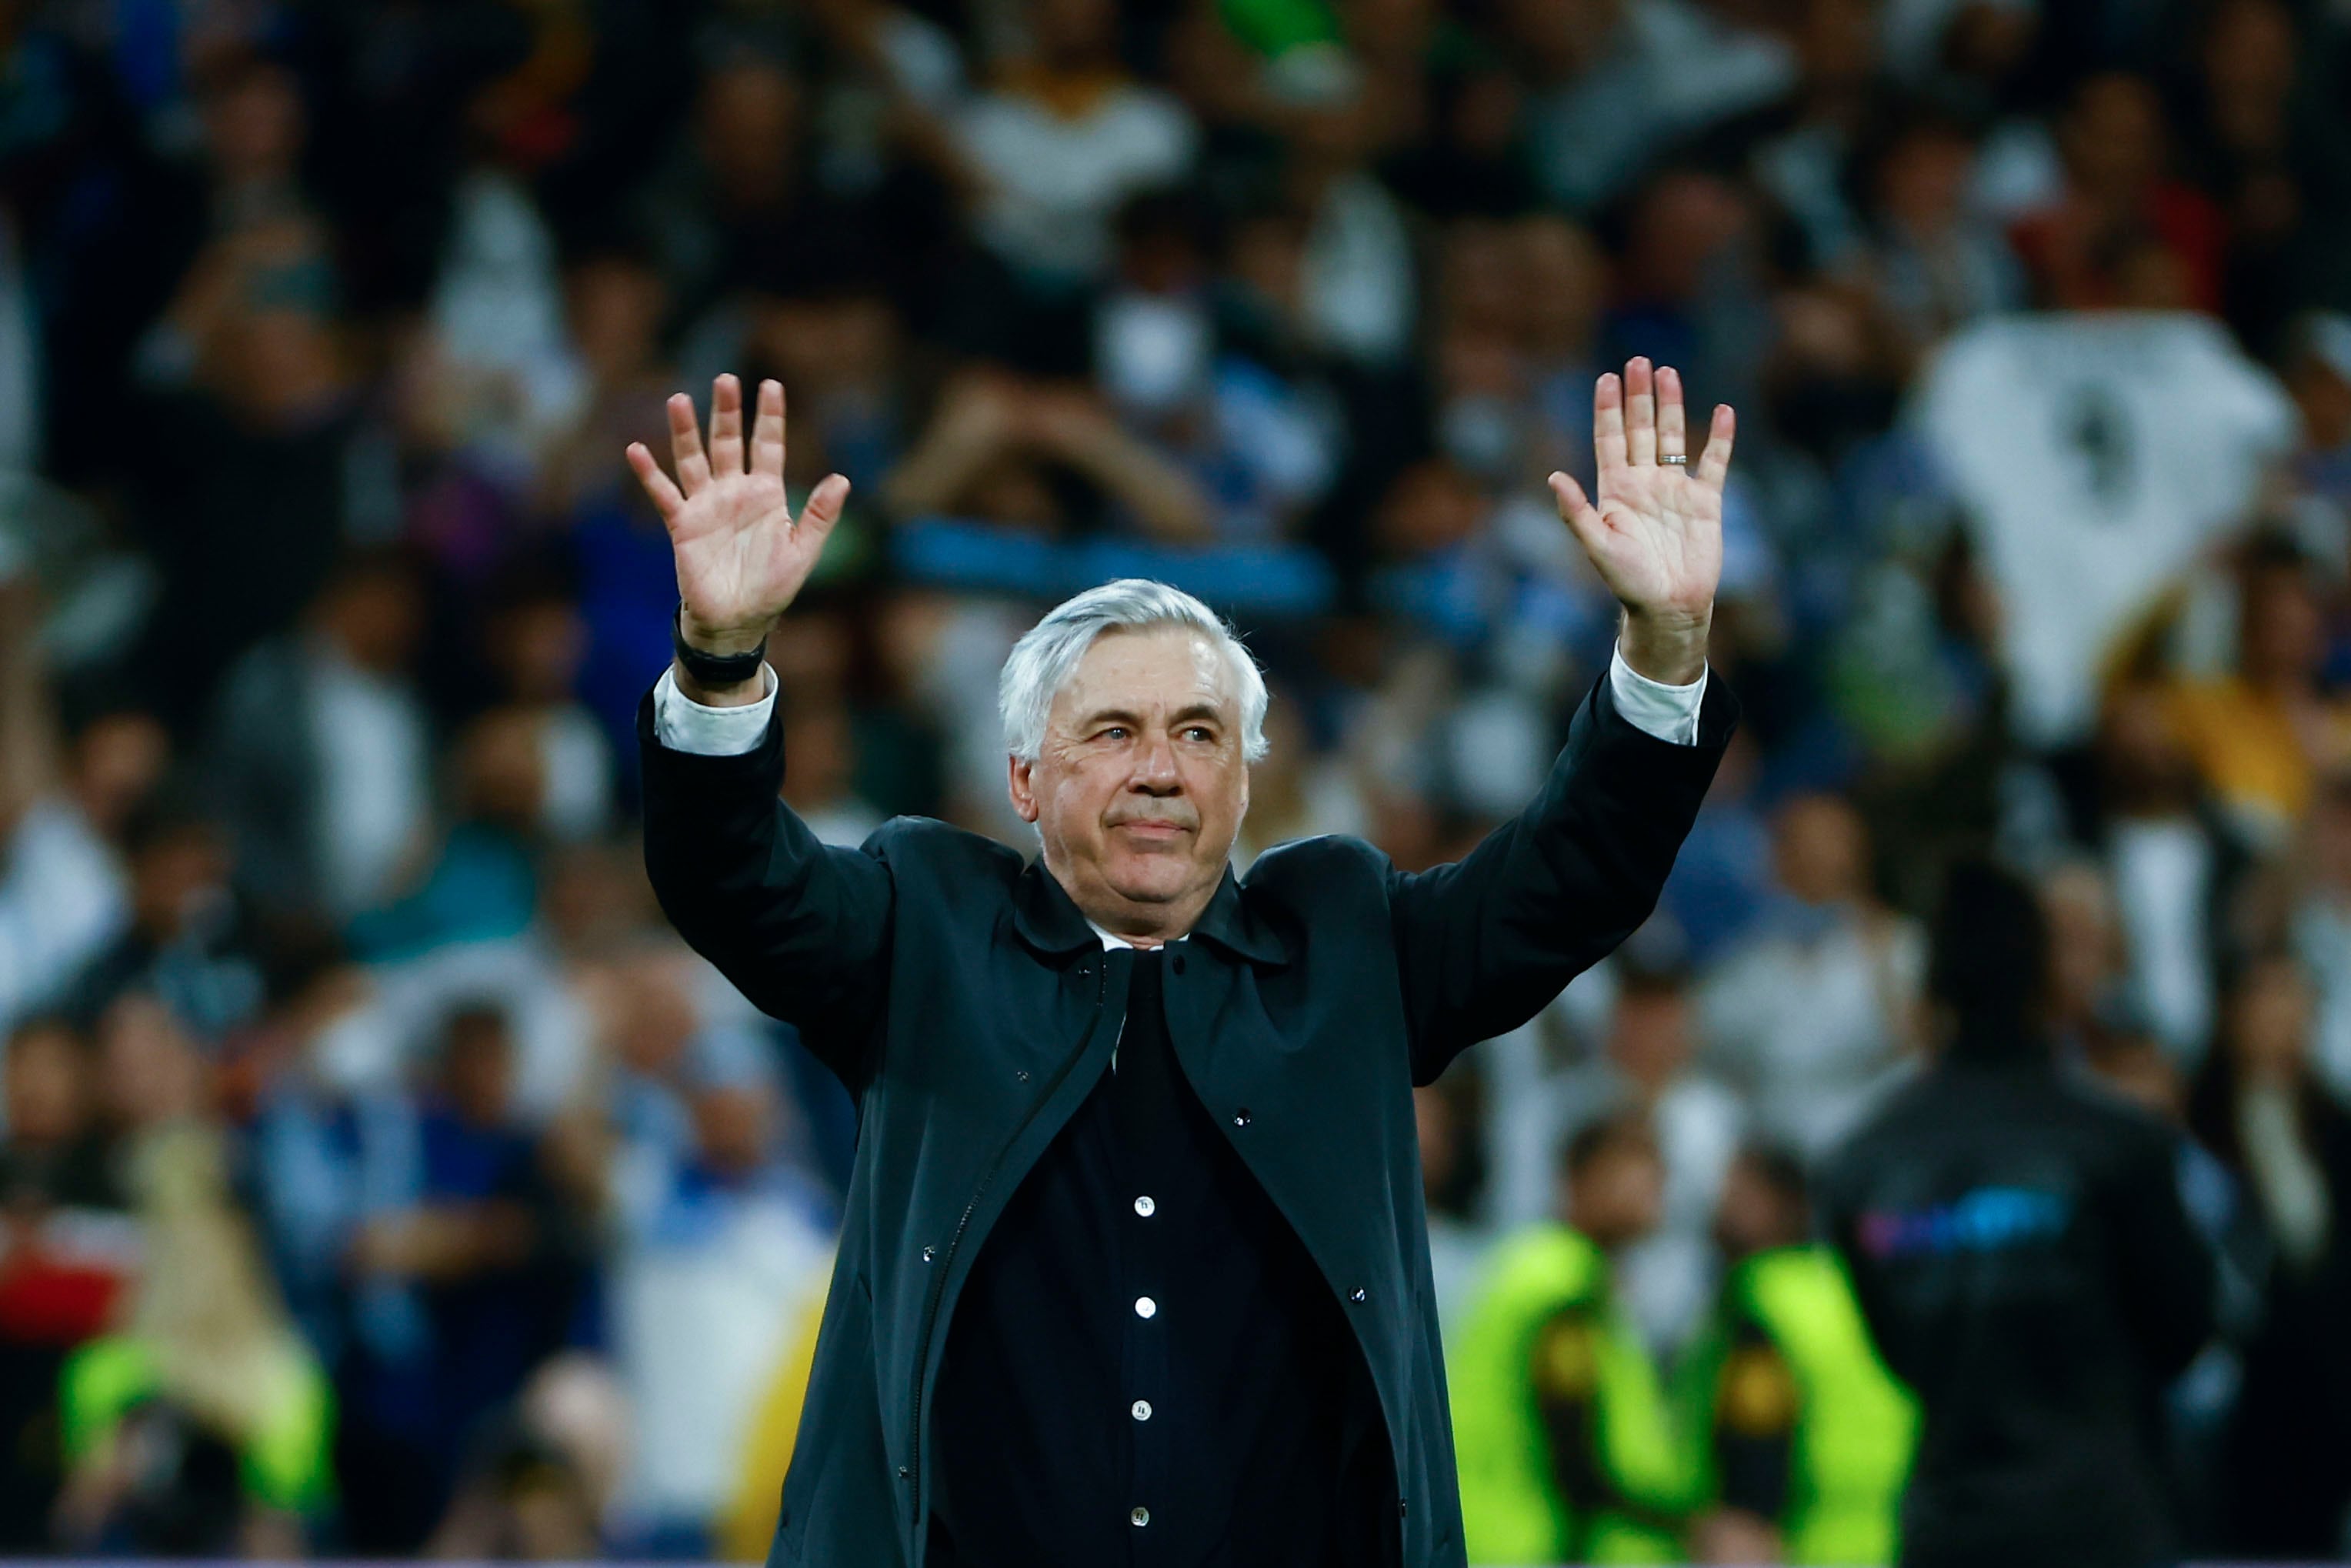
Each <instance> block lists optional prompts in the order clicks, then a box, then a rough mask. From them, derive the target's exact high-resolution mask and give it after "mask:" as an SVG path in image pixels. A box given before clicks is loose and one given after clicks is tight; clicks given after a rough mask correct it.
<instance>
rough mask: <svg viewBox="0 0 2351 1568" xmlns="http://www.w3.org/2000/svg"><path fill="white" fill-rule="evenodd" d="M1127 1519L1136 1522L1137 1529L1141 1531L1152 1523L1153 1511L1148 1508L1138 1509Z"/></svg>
mask: <svg viewBox="0 0 2351 1568" xmlns="http://www.w3.org/2000/svg"><path fill="white" fill-rule="evenodd" d="M1126 1517H1127V1518H1129V1519H1131V1520H1133V1521H1134V1523H1135V1528H1137V1529H1138V1530H1139V1529H1141V1528H1142V1527H1143V1526H1144V1525H1146V1524H1149V1523H1150V1522H1151V1511H1150V1510H1149V1509H1147V1508H1138V1509H1136V1510H1135V1511H1134V1512H1133V1513H1130V1514H1128V1515H1127V1516H1126Z"/></svg>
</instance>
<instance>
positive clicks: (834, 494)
mask: <svg viewBox="0 0 2351 1568" xmlns="http://www.w3.org/2000/svg"><path fill="white" fill-rule="evenodd" d="M848 504H849V481H848V480H847V479H844V478H842V477H841V476H840V475H838V474H828V475H826V476H824V477H823V478H822V479H820V480H818V481H817V486H816V488H815V489H813V490H811V491H810V492H809V498H808V505H807V506H805V507H801V508H800V520H799V526H800V527H801V528H812V529H814V530H815V533H816V537H817V538H818V539H820V540H821V539H822V538H824V536H825V535H827V534H829V533H831V532H832V525H833V524H835V523H837V522H839V521H841V507H845V506H847V505H848Z"/></svg>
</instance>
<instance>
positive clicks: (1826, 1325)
mask: <svg viewBox="0 0 2351 1568" xmlns="http://www.w3.org/2000/svg"><path fill="white" fill-rule="evenodd" d="M1811 1229H1812V1214H1811V1208H1810V1200H1809V1198H1808V1197H1807V1196H1806V1192H1805V1181H1804V1168H1803V1166H1802V1165H1800V1164H1799V1163H1798V1162H1797V1160H1796V1158H1795V1156H1794V1155H1791V1154H1789V1153H1787V1152H1786V1151H1785V1150H1782V1149H1780V1148H1777V1147H1774V1146H1771V1145H1750V1146H1749V1147H1748V1148H1746V1149H1743V1150H1741V1151H1740V1155H1739V1157H1738V1158H1737V1159H1735V1160H1734V1161H1732V1162H1731V1166H1730V1170H1729V1174H1728V1176H1726V1177H1725V1178H1724V1180H1723V1184H1722V1199H1721V1203H1720V1206H1719V1208H1718V1210H1717V1213H1716V1219H1715V1234H1716V1239H1717V1241H1718V1243H1719V1246H1720V1247H1721V1249H1722V1252H1723V1256H1724V1257H1726V1258H1727V1259H1729V1260H1730V1272H1729V1275H1728V1277H1726V1278H1725V1279H1724V1281H1723V1284H1722V1297H1721V1301H1720V1304H1719V1307H1718V1309H1717V1312H1716V1319H1715V1322H1714V1325H1713V1327H1712V1329H1711V1330H1710V1332H1709V1333H1708V1334H1707V1335H1706V1336H1705V1337H1704V1338H1703V1339H1702V1340H1701V1341H1700V1343H1699V1344H1698V1347H1697V1348H1696V1349H1695V1350H1694V1351H1693V1353H1692V1354H1691V1356H1690V1358H1689V1361H1688V1363H1687V1366H1686V1367H1685V1369H1684V1371H1685V1376H1686V1378H1687V1382H1686V1384H1685V1386H1686V1387H1687V1388H1688V1389H1689V1390H1690V1394H1691V1398H1692V1402H1693V1403H1692V1408H1693V1418H1692V1420H1691V1423H1690V1425H1691V1429H1692V1431H1693V1432H1694V1433H1695V1435H1696V1436H1697V1437H1698V1440H1699V1441H1700V1442H1701V1443H1702V1444H1703V1445H1704V1450H1703V1458H1702V1460H1701V1465H1702V1473H1703V1475H1704V1477H1705V1479H1706V1480H1707V1482H1708V1485H1707V1486H1706V1487H1705V1488H1704V1489H1703V1490H1705V1491H1706V1493H1707V1494H1708V1495H1709V1496H1710V1497H1712V1499H1713V1500H1714V1502H1715V1507H1714V1508H1713V1509H1712V1510H1711V1511H1709V1512H1708V1514H1706V1516H1705V1517H1703V1518H1701V1519H1700V1520H1699V1521H1698V1524H1697V1527H1696V1528H1695V1529H1694V1530H1693V1531H1692V1532H1691V1544H1692V1547H1693V1549H1694V1551H1693V1555H1695V1556H1696V1557H1697V1558H1698V1561H1700V1562H1703V1563H1847V1564H1853V1563H1890V1562H1892V1561H1893V1559H1894V1549H1895V1542H1896V1538H1897V1529H1896V1526H1897V1522H1898V1515H1899V1513H1900V1510H1901V1503H1902V1483H1903V1480H1904V1479H1905V1478H1906V1477H1907V1475H1908V1474H1909V1471H1910V1451H1911V1448H1912V1447H1913V1445H1914V1443H1915V1442H1916V1439H1917V1412H1916V1410H1915V1409H1914V1407H1913V1406H1912V1404H1911V1400H1910V1396H1909V1393H1908V1391H1907V1390H1906V1389H1904V1388H1903V1387H1902V1385H1900V1384H1897V1383H1896V1382H1895V1381H1894V1379H1893V1377H1892V1376H1891V1375H1888V1374H1887V1372H1886V1366H1885V1364H1884V1363H1883V1362H1881V1361H1880V1360H1879V1359H1878V1356H1877V1348H1876V1346H1875V1345H1873V1344H1872V1343H1870V1340H1869V1331H1868V1329H1867V1328H1866V1327H1865V1326H1864V1325H1863V1323H1862V1321H1861V1312H1860V1311H1859V1309H1858V1308H1856V1307H1855V1304H1854V1299H1853V1289H1852V1287H1851V1286H1850V1285H1849V1284H1848V1283H1847V1282H1846V1281H1845V1277H1844V1269H1843V1268H1842V1267H1841V1266H1840V1265H1839V1264H1838V1262H1837V1260H1836V1257H1835V1255H1834V1253H1831V1252H1829V1251H1827V1250H1825V1249H1822V1248H1818V1247H1813V1246H1811V1245H1809V1244H1808V1243H1807V1238H1808V1236H1809V1235H1810V1233H1811Z"/></svg>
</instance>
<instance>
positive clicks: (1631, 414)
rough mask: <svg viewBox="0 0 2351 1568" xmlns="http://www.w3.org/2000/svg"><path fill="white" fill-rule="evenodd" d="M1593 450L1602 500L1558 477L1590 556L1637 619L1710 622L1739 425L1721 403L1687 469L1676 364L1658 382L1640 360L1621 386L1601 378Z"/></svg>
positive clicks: (1570, 518)
mask: <svg viewBox="0 0 2351 1568" xmlns="http://www.w3.org/2000/svg"><path fill="white" fill-rule="evenodd" d="M1592 402H1593V412H1592V444H1593V448H1594V450H1595V451H1596V453H1597V454H1598V456H1599V476H1598V483H1597V484H1596V485H1594V486H1593V488H1594V489H1595V490H1597V491H1598V492H1599V504H1598V505H1597V506H1594V505H1593V503H1592V501H1590V500H1589V499H1587V498H1586V497H1585V496H1584V494H1583V486H1580V485H1578V484H1577V483H1576V482H1575V481H1574V480H1573V478H1571V477H1570V476H1567V475H1565V474H1554V475H1552V476H1551V488H1552V495H1553V496H1554V497H1556V498H1557V499H1558V501H1559V515H1560V517H1562V518H1563V519H1564V520H1565V521H1566V523H1567V526H1568V527H1569V528H1573V530H1574V531H1575V537H1576V538H1577V540H1578V541H1580V542H1581V543H1582V544H1583V549H1584V553H1585V554H1586V555H1589V556H1590V557H1591V558H1592V564H1593V568H1594V569H1595V570H1597V571H1598V572H1599V573H1600V580H1602V581H1603V582H1605V583H1606V584H1607V585H1608V591H1610V592H1612V593H1614V595H1615V596H1616V598H1617V600H1618V601H1619V602H1621V603H1622V604H1623V605H1624V606H1625V609H1626V610H1628V611H1631V612H1634V613H1635V614H1640V615H1656V616H1666V617H1674V618H1679V617H1684V616H1687V617H1693V618H1697V619H1699V620H1703V619H1704V618H1705V617H1706V616H1707V615H1708V614H1709V613H1710V612H1711V611H1712V609H1713V606H1714V591H1715V585H1716V584H1717V583H1719V582H1720V581H1721V580H1722V483H1723V479H1724V477H1725V476H1727V475H1728V474H1729V471H1730V439H1731V434H1732V430H1733V424H1734V422H1733V420H1732V417H1731V413H1730V408H1729V405H1728V404H1723V405H1720V406H1719V407H1717V408H1716V409H1715V411H1714V422H1713V424H1712V425H1711V426H1710V427H1709V429H1708V433H1707V438H1706V451H1705V452H1704V453H1703V454H1702V455H1699V456H1698V459H1697V460H1696V461H1694V462H1690V463H1687V464H1686V465H1685V464H1681V463H1673V462H1663V461H1660V459H1662V458H1675V457H1684V456H1687V451H1688V449H1687V445H1686V442H1687V429H1686V426H1685V423H1684V415H1683V413H1682V381H1681V376H1680V374H1679V373H1678V372H1677V371H1675V370H1674V369H1673V368H1672V367H1671V366H1667V367H1666V368H1664V369H1662V370H1659V371H1656V373H1655V374H1654V376H1653V375H1652V374H1651V371H1650V369H1649V361H1646V360H1633V361H1628V362H1627V363H1626V365H1625V374H1624V376H1623V378H1622V379H1621V380H1620V379H1619V378H1618V377H1617V376H1616V375H1614V373H1611V374H1608V375H1604V376H1602V377H1601V378H1600V385H1599V388H1598V390H1597V391H1596V392H1594V394H1593V400H1592Z"/></svg>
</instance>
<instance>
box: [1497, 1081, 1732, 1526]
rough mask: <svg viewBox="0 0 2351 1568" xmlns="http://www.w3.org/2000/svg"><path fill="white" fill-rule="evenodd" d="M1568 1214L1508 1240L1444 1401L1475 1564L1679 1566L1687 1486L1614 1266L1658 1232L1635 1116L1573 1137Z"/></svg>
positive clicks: (1653, 1168) (1657, 1179) (1650, 1162)
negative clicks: (1448, 1401)
mask: <svg viewBox="0 0 2351 1568" xmlns="http://www.w3.org/2000/svg"><path fill="white" fill-rule="evenodd" d="M1565 1174H1566V1177H1567V1200H1566V1203H1565V1206H1564V1212H1565V1214H1566V1217H1567V1218H1566V1223H1565V1224H1546V1225H1538V1226H1536V1227H1534V1228H1532V1229H1531V1230H1528V1231H1527V1232H1525V1233H1524V1234H1523V1235H1520V1236H1519V1237H1517V1238H1516V1239H1512V1240H1510V1241H1509V1242H1506V1243H1504V1244H1503V1246H1502V1249H1501V1251H1500V1253H1499V1256H1498V1257H1497V1259H1496V1260H1495V1262H1494V1266H1493V1269H1492V1270H1491V1271H1490V1272H1489V1276H1488V1283H1487V1286H1486V1291H1485V1294H1484V1295H1483V1296H1482V1297H1481V1298H1480V1300H1479V1302H1478V1305H1477V1307H1476V1309H1475V1310H1474V1311H1473V1312H1471V1313H1470V1317H1469V1322H1468V1324H1467V1325H1466V1326H1465V1327H1464V1328H1463V1330H1462V1333H1461V1343H1460V1351H1459V1354H1458V1356H1457V1357H1456V1360H1457V1362H1458V1365H1456V1367H1455V1368H1454V1374H1453V1402H1454V1407H1455V1420H1456V1423H1457V1430H1458V1434H1459V1437H1460V1441H1461V1513H1462V1523H1463V1526H1464V1535H1465V1538H1466V1540H1467V1541H1468V1556H1469V1560H1470V1561H1471V1562H1473V1563H1510V1564H1519V1563H1557V1562H1561V1561H1562V1560H1564V1561H1566V1562H1569V1563H1678V1562H1680V1561H1681V1560H1682V1552H1681V1536H1680V1526H1681V1515H1682V1514H1683V1512H1684V1511H1686V1510H1687V1507H1688V1504H1689V1500H1690V1495H1691V1489H1690V1486H1689V1478H1688V1475H1687V1466H1685V1465H1684V1463H1683V1462H1682V1453H1681V1449H1680V1446H1679V1445H1678V1444H1677V1442H1676V1441H1675V1437H1674V1427H1673V1423H1672V1419H1671V1413H1670V1412H1669V1411H1668V1409H1667V1405H1666V1399H1665V1395H1664V1392H1663V1390H1662V1389H1661V1387H1660V1386H1659V1383H1658V1378H1657V1369H1656V1364H1655V1363H1653V1362H1652V1361H1651V1360H1650V1358H1649V1353H1648V1350H1647V1348H1646V1346H1645V1345H1643V1344H1642V1343H1641V1340H1640V1336H1639V1335H1638V1334H1637V1333H1635V1332H1634V1329H1633V1325H1632V1323H1631V1322H1629V1321H1628V1320H1627V1318H1626V1315H1625V1312H1624V1310H1623V1309H1622V1307H1621V1306H1620V1305H1619V1304H1618V1302H1617V1300H1616V1295H1615V1291H1614V1289H1613V1288H1612V1282H1611V1280H1610V1273H1611V1268H1610V1265H1611V1263H1612V1262H1613V1261H1614V1260H1615V1258H1616V1257H1617V1256H1618V1255H1620V1254H1621V1253H1622V1252H1623V1251H1624V1250H1625V1249H1626V1248H1627V1247H1630V1246H1631V1245H1632V1244H1633V1243H1635V1242H1636V1241H1638V1240H1639V1239H1641V1238H1642V1237H1644V1236H1646V1235H1647V1234H1649V1232H1651V1231H1652V1230H1655V1229H1656V1227H1657V1221H1658V1219H1659V1218H1660V1217H1661V1216H1662V1214H1663V1212H1664V1207H1665V1186H1666V1166H1665V1160H1664V1158H1663V1156H1662V1155H1660V1154H1659V1153H1658V1150H1657V1140H1656V1134H1655V1133H1653V1132H1652V1131H1651V1130H1650V1127H1649V1120H1648V1117H1647V1115H1646V1113H1642V1112H1639V1111H1620V1112H1618V1113H1615V1114H1614V1115H1611V1116H1608V1117H1605V1118H1603V1119H1602V1120H1601V1121H1599V1122H1596V1123H1594V1124H1593V1125H1591V1126H1588V1127H1586V1128H1584V1129H1583V1131H1582V1132H1581V1133H1578V1134H1576V1135H1575V1138H1574V1139H1573V1142H1571V1143H1570V1144H1569V1145H1568V1149H1567V1161H1566V1168H1565Z"/></svg>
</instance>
